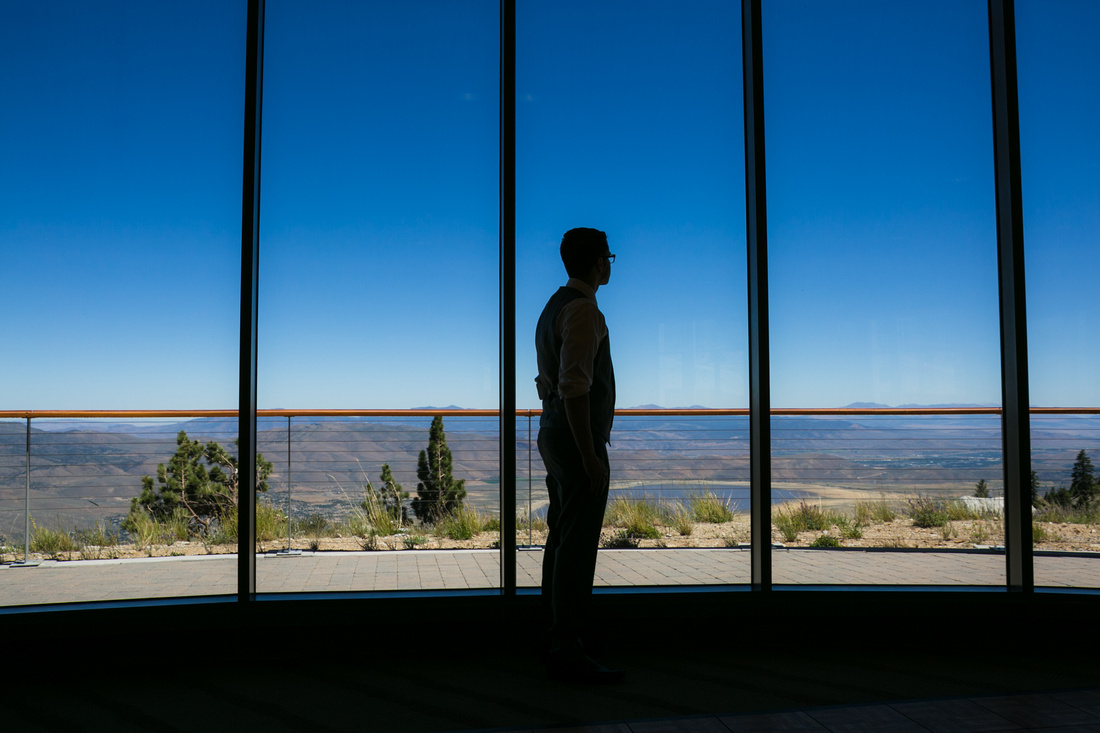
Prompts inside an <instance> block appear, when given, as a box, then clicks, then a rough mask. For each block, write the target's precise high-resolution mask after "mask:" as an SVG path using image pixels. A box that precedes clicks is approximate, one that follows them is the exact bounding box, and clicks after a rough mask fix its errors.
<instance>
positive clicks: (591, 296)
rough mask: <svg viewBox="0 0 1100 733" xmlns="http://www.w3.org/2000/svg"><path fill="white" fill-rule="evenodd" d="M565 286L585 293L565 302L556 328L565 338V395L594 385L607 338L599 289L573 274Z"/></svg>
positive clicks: (561, 390)
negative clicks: (598, 358)
mask: <svg viewBox="0 0 1100 733" xmlns="http://www.w3.org/2000/svg"><path fill="white" fill-rule="evenodd" d="M565 286H566V287H567V288H574V289H576V290H579V291H581V293H583V294H584V297H583V298H575V299H573V300H571V301H569V302H568V303H566V304H565V306H564V307H562V309H561V312H560V313H558V318H557V321H556V322H555V323H554V332H555V334H556V335H558V336H560V337H561V340H562V346H561V361H560V362H559V365H558V396H559V397H561V398H562V399H568V398H570V397H579V396H581V395H583V394H588V392H589V390H591V389H592V372H593V364H594V363H595V361H596V351H597V350H598V349H599V347H600V343H601V342H602V341H603V340H604V339H606V338H607V323H606V322H605V321H604V317H603V313H600V309H599V306H598V304H597V303H596V291H595V290H593V289H592V288H591V287H590V286H589V285H588V283H586V282H584V281H583V280H579V279H577V278H573V277H571V278H569V281H568V282H567V283H565Z"/></svg>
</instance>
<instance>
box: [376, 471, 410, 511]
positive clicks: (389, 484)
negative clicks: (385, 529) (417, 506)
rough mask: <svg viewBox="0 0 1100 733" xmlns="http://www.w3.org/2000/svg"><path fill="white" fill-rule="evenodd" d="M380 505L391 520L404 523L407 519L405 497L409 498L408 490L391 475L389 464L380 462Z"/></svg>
mask: <svg viewBox="0 0 1100 733" xmlns="http://www.w3.org/2000/svg"><path fill="white" fill-rule="evenodd" d="M381 481H382V490H381V492H380V493H381V499H382V507H383V508H384V509H385V510H386V511H387V512H388V513H389V515H390V517H392V518H393V521H395V522H397V523H398V524H405V523H406V522H407V521H408V512H407V510H406V509H405V499H408V498H409V492H407V491H405V490H404V489H403V488H402V486H401V484H399V483H397V481H396V480H395V479H394V477H393V471H391V470H390V464H388V463H383V464H382V478H381Z"/></svg>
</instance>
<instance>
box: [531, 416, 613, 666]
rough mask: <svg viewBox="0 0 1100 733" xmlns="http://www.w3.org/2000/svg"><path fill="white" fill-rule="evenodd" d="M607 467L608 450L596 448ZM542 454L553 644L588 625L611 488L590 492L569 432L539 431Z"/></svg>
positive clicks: (546, 596) (545, 590) (545, 576)
mask: <svg viewBox="0 0 1100 733" xmlns="http://www.w3.org/2000/svg"><path fill="white" fill-rule="evenodd" d="M595 450H596V455H597V456H598V457H599V459H600V460H602V461H603V462H604V465H608V463H607V446H606V445H604V444H603V443H600V444H599V445H596V446H595ZM539 454H540V455H542V461H543V463H544V464H545V466H546V488H547V490H548V491H549V493H550V509H549V511H548V512H547V515H546V523H547V525H548V526H549V536H548V537H547V540H546V548H545V551H544V552H543V560H542V595H543V601H544V605H548V606H549V609H550V613H551V619H552V620H551V626H550V641H551V644H553V643H555V642H566V641H571V640H573V639H576V638H578V637H579V636H580V634H581V632H582V631H583V630H585V629H584V628H583V627H584V625H585V623H586V621H587V609H588V600H589V598H590V597H591V596H592V581H593V579H594V577H595V574H596V551H597V550H598V549H599V545H600V529H601V528H602V527H603V515H604V511H605V509H606V508H607V486H606V485H604V486H602V487H600V488H599V489H598V490H593V489H591V488H590V482H589V480H588V474H587V473H585V471H584V464H583V462H582V461H581V454H580V451H579V450H577V444H576V442H575V441H574V440H573V433H572V431H570V430H569V429H568V428H564V429H563V428H543V429H541V430H539Z"/></svg>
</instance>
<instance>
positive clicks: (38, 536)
mask: <svg viewBox="0 0 1100 733" xmlns="http://www.w3.org/2000/svg"><path fill="white" fill-rule="evenodd" d="M76 549H78V548H77V542H76V540H75V539H74V538H73V536H72V535H71V534H69V533H68V532H66V531H65V530H63V529H61V518H60V517H58V518H57V529H56V530H52V529H50V528H48V527H39V526H38V525H37V524H35V523H34V518H33V517H32V518H31V552H41V553H43V554H45V555H49V556H51V557H57V556H58V555H60V554H61V553H62V552H73V551H74V550H76Z"/></svg>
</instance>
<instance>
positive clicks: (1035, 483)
mask: <svg viewBox="0 0 1100 733" xmlns="http://www.w3.org/2000/svg"><path fill="white" fill-rule="evenodd" d="M1031 506H1039V474H1037V473H1035V469H1032V471H1031Z"/></svg>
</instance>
